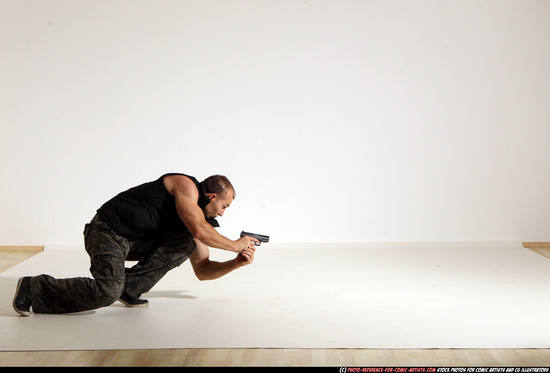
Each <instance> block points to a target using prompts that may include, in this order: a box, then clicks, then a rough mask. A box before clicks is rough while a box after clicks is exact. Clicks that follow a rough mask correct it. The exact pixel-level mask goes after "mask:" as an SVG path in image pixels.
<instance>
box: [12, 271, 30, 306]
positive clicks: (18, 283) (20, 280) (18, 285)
mask: <svg viewBox="0 0 550 373" xmlns="http://www.w3.org/2000/svg"><path fill="white" fill-rule="evenodd" d="M22 282H23V277H21V278H20V279H19V281H17V289H16V290H15V296H14V297H13V302H12V305H13V309H14V310H15V312H17V313H18V314H20V315H21V316H30V314H31V311H23V310H20V309H18V308H17V307H16V306H15V299H16V298H17V294H19V288H20V287H21V283H22Z"/></svg>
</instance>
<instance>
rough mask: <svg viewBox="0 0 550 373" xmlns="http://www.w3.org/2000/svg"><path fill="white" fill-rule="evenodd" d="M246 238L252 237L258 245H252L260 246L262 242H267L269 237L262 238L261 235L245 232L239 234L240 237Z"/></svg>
mask: <svg viewBox="0 0 550 373" xmlns="http://www.w3.org/2000/svg"><path fill="white" fill-rule="evenodd" d="M244 236H248V237H254V238H255V239H257V240H258V241H260V242H259V243H256V242H254V245H256V246H260V244H261V243H262V242H269V236H264V235H263V234H256V233H248V232H245V231H242V232H241V237H244Z"/></svg>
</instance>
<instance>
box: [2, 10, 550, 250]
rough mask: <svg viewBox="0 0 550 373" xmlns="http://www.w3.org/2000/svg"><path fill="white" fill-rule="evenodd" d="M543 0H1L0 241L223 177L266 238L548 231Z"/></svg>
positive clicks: (548, 86)
mask: <svg viewBox="0 0 550 373" xmlns="http://www.w3.org/2000/svg"><path fill="white" fill-rule="evenodd" d="M549 16H550V2H549V1H546V0H539V1H536V0H515V1H511V0H500V1H492V0H491V1H489V0H448V1H439V0H419V1H409V0H393V1H392V0H379V1H374V0H356V1H353V0H338V1H336V0H310V1H308V0H304V1H298V0H238V1H237V0H202V1H198V0H197V1H191V0H172V1H170V0H93V1H92V0H81V1H74V0H34V1H33V0H0V63H1V64H2V65H1V69H0V87H1V88H0V90H1V97H0V98H1V100H0V112H1V113H2V115H1V117H0V120H1V136H0V156H1V160H2V161H1V170H0V171H1V177H2V182H1V183H0V192H1V193H0V211H1V213H0V244H3V245H12V244H14V245H19V244H73V243H80V242H81V240H82V239H81V232H82V228H83V225H84V224H85V223H86V222H87V221H89V220H90V219H91V217H92V216H93V214H94V212H95V210H96V209H97V208H98V207H99V206H100V205H101V204H102V203H103V202H104V201H106V200H107V199H108V198H110V197H112V196H113V195H115V194H116V193H118V192H120V191H122V190H124V189H127V188H129V187H131V186H134V185H137V184H139V183H142V182H145V181H150V180H153V179H155V178H157V177H158V176H160V175H161V174H163V173H165V172H185V173H189V174H191V175H194V176H196V177H197V178H198V179H199V180H202V179H203V178H205V177H206V176H208V175H210V174H214V173H221V174H225V175H227V176H228V177H229V178H230V179H231V180H232V181H233V183H234V185H235V187H236V190H237V199H236V200H235V202H234V204H233V206H231V208H230V209H229V210H228V211H227V214H226V216H224V217H223V218H222V219H221V220H220V223H221V224H222V228H221V232H222V233H224V234H226V235H228V236H230V237H235V236H237V235H238V233H239V232H240V230H241V229H244V230H249V231H257V232H258V233H263V234H269V235H270V236H271V237H272V240H273V242H418V241H421V242H424V241H519V240H523V241H549V240H550V239H549V234H550V231H549V227H550V208H549V207H550V193H549V192H548V186H549V185H550V172H549V171H550V146H548V139H549V138H550V102H549V101H550V48H549V46H550V22H548V19H549Z"/></svg>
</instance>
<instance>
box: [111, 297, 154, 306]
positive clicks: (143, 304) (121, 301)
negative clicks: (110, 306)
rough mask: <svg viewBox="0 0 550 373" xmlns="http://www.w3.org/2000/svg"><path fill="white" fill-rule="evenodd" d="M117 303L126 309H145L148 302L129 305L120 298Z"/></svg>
mask: <svg viewBox="0 0 550 373" xmlns="http://www.w3.org/2000/svg"><path fill="white" fill-rule="evenodd" d="M118 301H119V302H120V303H122V304H124V305H125V306H126V307H130V308H143V307H147V306H148V305H149V302H146V303H142V304H131V303H128V302H125V301H123V300H122V299H120V298H119V299H118Z"/></svg>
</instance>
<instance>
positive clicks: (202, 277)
mask: <svg viewBox="0 0 550 373" xmlns="http://www.w3.org/2000/svg"><path fill="white" fill-rule="evenodd" d="M195 276H197V278H198V279H199V281H207V280H210V277H208V276H207V275H206V273H205V272H203V271H196V272H195Z"/></svg>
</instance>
